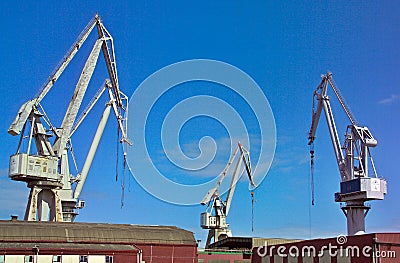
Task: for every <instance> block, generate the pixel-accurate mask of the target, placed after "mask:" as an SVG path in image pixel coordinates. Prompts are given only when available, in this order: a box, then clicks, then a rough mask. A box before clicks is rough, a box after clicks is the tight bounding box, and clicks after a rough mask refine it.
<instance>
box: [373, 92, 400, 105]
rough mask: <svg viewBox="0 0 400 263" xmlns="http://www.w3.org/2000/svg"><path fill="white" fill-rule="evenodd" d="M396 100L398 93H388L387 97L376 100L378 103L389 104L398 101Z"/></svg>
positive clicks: (399, 96) (398, 98)
mask: <svg viewBox="0 0 400 263" xmlns="http://www.w3.org/2000/svg"><path fill="white" fill-rule="evenodd" d="M398 100H400V95H395V94H392V95H390V97H389V98H385V99H381V100H380V101H378V103H379V104H385V105H389V104H392V103H393V102H395V101H398Z"/></svg>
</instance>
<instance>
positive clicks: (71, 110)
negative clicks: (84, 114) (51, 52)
mask: <svg viewBox="0 0 400 263" xmlns="http://www.w3.org/2000/svg"><path fill="white" fill-rule="evenodd" d="M102 43H103V40H102V39H98V40H97V41H96V43H95V44H94V46H93V49H92V51H91V52H90V55H89V57H88V59H87V61H86V63H85V66H84V68H83V71H82V73H81V75H80V77H79V80H78V83H77V84H76V88H75V91H74V94H73V96H72V99H71V101H70V103H69V105H68V109H67V112H66V113H65V116H64V119H63V121H62V124H61V135H59V137H58V138H57V140H56V141H55V143H54V152H56V153H57V154H58V156H59V157H60V156H61V154H62V150H63V149H64V148H65V147H66V144H67V141H68V139H69V138H70V133H71V129H72V125H73V124H74V122H75V119H76V116H77V114H78V111H79V108H80V106H81V104H82V100H83V96H84V95H85V93H86V89H87V87H88V85H89V81H90V79H91V77H92V74H93V72H94V69H95V67H96V64H97V59H98V57H99V53H100V48H101V45H102Z"/></svg>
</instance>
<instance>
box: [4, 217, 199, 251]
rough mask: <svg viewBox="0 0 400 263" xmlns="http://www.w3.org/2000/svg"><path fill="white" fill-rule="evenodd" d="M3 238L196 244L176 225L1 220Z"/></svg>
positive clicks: (12, 239)
mask: <svg viewBox="0 0 400 263" xmlns="http://www.w3.org/2000/svg"><path fill="white" fill-rule="evenodd" d="M0 241H2V242H7V241H11V242H13V241H24V242H29V241H35V242H74V243H76V242H78V243H79V242H80V243H85V242H86V243H120V244H121V243H125V244H132V243H134V244H140V243H162V244H188V245H194V244H196V240H195V238H194V235H193V233H192V232H189V231H187V230H183V229H181V228H177V227H175V226H144V225H129V224H104V223H77V222H74V223H69V222H68V223H67V222H34V221H1V220H0Z"/></svg>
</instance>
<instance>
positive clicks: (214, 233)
mask: <svg viewBox="0 0 400 263" xmlns="http://www.w3.org/2000/svg"><path fill="white" fill-rule="evenodd" d="M239 151H240V156H239V158H238V161H237V163H236V166H235V169H234V171H233V176H232V180H231V182H230V187H229V190H228V194H227V196H226V199H225V200H222V197H221V195H220V194H219V193H218V189H219V187H220V185H221V183H222V181H223V180H224V178H225V176H226V174H227V172H228V170H229V168H230V166H231V165H232V163H233V161H234V159H235V157H236V155H237V154H238V152H239ZM242 161H243V163H244V165H245V168H246V169H245V170H246V172H247V175H248V177H249V180H250V184H251V186H252V187H255V184H254V181H253V174H252V170H251V163H250V153H249V152H248V151H247V150H246V149H245V148H244V147H243V146H242V144H241V143H240V142H239V143H238V146H237V147H236V149H235V151H234V153H233V154H232V156H231V158H230V159H229V162H228V164H227V165H226V167H225V168H224V170H223V171H222V173H221V175H220V179H219V180H218V182H217V184H216V186H215V187H214V188H212V189H210V190H209V191H208V192H207V194H206V195H205V197H204V198H203V200H202V201H201V204H202V205H206V204H208V206H207V210H206V212H203V213H201V215H200V225H201V227H202V228H203V229H209V231H208V236H207V241H206V248H208V247H209V245H210V244H211V241H212V240H214V242H217V241H219V240H221V239H224V238H227V237H232V231H231V230H230V229H229V224H228V223H227V221H226V217H227V216H228V213H229V210H230V207H231V203H232V198H233V194H234V192H235V188H236V183H237V181H238V179H239V174H240V172H241V171H242V170H241V164H242ZM252 197H253V193H252Z"/></svg>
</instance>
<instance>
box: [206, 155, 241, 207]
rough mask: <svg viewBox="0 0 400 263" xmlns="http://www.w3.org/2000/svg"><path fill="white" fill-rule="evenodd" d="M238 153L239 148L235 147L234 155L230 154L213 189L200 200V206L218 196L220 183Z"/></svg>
mask: <svg viewBox="0 0 400 263" xmlns="http://www.w3.org/2000/svg"><path fill="white" fill-rule="evenodd" d="M238 151H239V147H236V149H235V151H234V153H233V154H232V156H231V158H230V159H229V161H228V164H227V165H226V166H225V168H224V170H223V171H222V173H221V174H220V178H219V180H218V182H217V184H216V185H215V187H214V188H212V189H210V190H209V191H208V192H207V194H206V195H205V196H204V198H203V200H201V202H200V203H201V204H202V205H205V204H207V203H208V202H210V200H211V199H213V197H215V196H218V188H219V186H220V185H221V183H222V181H223V180H224V179H225V176H226V173H227V172H228V170H229V168H230V167H231V165H232V163H233V160H234V159H235V157H236V154H237V153H238Z"/></svg>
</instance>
